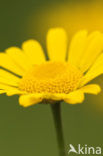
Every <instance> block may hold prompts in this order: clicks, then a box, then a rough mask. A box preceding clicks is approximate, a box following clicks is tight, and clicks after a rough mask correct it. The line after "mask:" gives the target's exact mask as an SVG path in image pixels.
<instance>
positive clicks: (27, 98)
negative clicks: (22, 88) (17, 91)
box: [19, 94, 42, 107]
mask: <svg viewBox="0 0 103 156" xmlns="http://www.w3.org/2000/svg"><path fill="white" fill-rule="evenodd" d="M41 101H42V98H41V97H40V96H38V95H37V96H36V94H35V95H33V94H28V95H21V96H20V98H19V103H20V105H21V106H23V107H28V106H31V105H34V104H37V103H39V102H41Z"/></svg>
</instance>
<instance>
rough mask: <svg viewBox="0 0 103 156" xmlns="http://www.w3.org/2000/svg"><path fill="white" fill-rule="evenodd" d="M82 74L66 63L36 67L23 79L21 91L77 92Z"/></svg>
mask: <svg viewBox="0 0 103 156" xmlns="http://www.w3.org/2000/svg"><path fill="white" fill-rule="evenodd" d="M81 77H82V73H81V71H80V70H78V69H77V68H76V67H74V66H72V65H70V64H69V63H66V62H52V61H47V62H46V63H43V64H40V65H34V67H32V69H30V70H29V71H28V72H27V73H26V74H25V75H24V76H23V78H22V79H21V82H20V85H19V88H20V90H23V91H26V92H29V93H65V94H68V93H69V92H71V91H73V90H75V89H76V88H77V87H78V85H79V82H80V80H81Z"/></svg>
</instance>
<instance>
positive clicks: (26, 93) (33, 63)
mask: <svg viewBox="0 0 103 156" xmlns="http://www.w3.org/2000/svg"><path fill="white" fill-rule="evenodd" d="M67 43H68V41H67V35H66V32H65V30H64V29H62V28H54V29H50V30H49V31H48V33H47V50H48V57H49V60H46V58H45V55H44V53H43V50H42V47H41V45H40V44H39V42H37V41H36V40H28V41H25V42H24V43H23V44H22V49H19V48H17V47H11V48H8V49H7V50H6V51H5V53H4V52H1V53H0V66H1V68H0V94H2V93H6V94H7V95H8V96H11V95H15V94H19V95H20V97H19V103H20V105H22V106H24V107H27V106H30V105H33V104H37V103H41V102H49V103H53V102H57V101H65V102H66V103H69V104H76V103H82V102H83V100H84V94H85V93H89V94H98V93H99V92H100V90H101V89H100V87H99V85H97V84H87V83H88V82H90V81H91V80H92V79H94V78H96V77H97V76H99V75H100V74H102V73H103V53H102V48H103V45H102V44H103V35H102V33H100V32H98V31H95V32H92V33H91V34H88V32H87V31H86V30H82V31H79V32H77V33H76V34H75V35H74V37H73V38H72V41H71V43H70V46H69V48H68V47H67Z"/></svg>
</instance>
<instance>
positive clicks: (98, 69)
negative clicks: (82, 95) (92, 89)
mask: <svg viewBox="0 0 103 156" xmlns="http://www.w3.org/2000/svg"><path fill="white" fill-rule="evenodd" d="M101 74H103V54H101V55H100V56H99V57H98V59H97V60H96V61H95V63H94V64H93V66H92V67H91V68H90V70H89V71H88V72H87V73H86V74H85V75H84V76H83V78H82V80H81V83H80V86H83V85H85V84H86V83H88V82H89V81H91V80H92V79H94V78H96V77H97V76H99V75H101Z"/></svg>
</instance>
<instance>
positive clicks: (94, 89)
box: [80, 84, 101, 94]
mask: <svg viewBox="0 0 103 156" xmlns="http://www.w3.org/2000/svg"><path fill="white" fill-rule="evenodd" d="M80 90H81V91H82V92H83V93H88V94H98V93H100V91H101V88H100V86H99V85H97V84H90V85H87V86H84V87H82V88H81V89H80Z"/></svg>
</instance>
